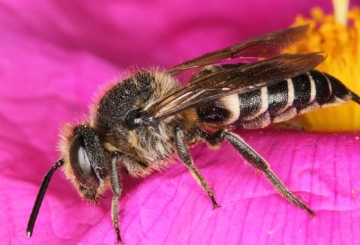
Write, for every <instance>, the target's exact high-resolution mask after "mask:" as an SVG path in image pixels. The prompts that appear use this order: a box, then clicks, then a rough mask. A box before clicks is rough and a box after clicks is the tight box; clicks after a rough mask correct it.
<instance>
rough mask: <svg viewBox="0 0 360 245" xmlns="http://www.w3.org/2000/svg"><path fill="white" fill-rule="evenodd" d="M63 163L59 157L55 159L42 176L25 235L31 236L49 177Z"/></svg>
mask: <svg viewBox="0 0 360 245" xmlns="http://www.w3.org/2000/svg"><path fill="white" fill-rule="evenodd" d="M63 164H64V160H63V159H60V160H59V161H57V162H56V163H55V164H54V166H52V167H51V169H50V170H49V172H47V173H46V175H45V176H44V179H43V181H42V183H41V186H40V190H39V192H38V194H37V196H36V200H35V203H34V207H33V209H32V211H31V215H30V218H29V222H28V225H27V228H26V235H27V236H28V237H31V235H32V233H33V230H34V226H35V221H36V218H37V216H38V214H39V210H40V207H41V204H42V201H43V199H44V196H45V193H46V189H47V187H48V185H49V183H50V180H51V177H52V175H53V174H54V172H55V171H56V170H57V169H58V168H60V167H61V166H62V165H63Z"/></svg>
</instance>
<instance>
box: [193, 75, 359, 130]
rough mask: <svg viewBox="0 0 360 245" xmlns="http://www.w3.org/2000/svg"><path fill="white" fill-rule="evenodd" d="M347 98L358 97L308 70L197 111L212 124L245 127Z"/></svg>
mask: <svg viewBox="0 0 360 245" xmlns="http://www.w3.org/2000/svg"><path fill="white" fill-rule="evenodd" d="M354 96H355V98H354ZM350 99H354V100H356V101H357V102H358V103H360V99H359V97H357V96H356V95H355V94H354V93H352V92H351V91H350V90H349V89H347V88H346V87H345V86H344V85H343V84H342V83H341V82H340V81H339V80H337V79H336V78H334V77H332V76H330V75H328V74H325V73H322V72H320V71H316V70H311V71H308V72H306V73H304V74H300V75H298V76H296V77H293V78H289V79H287V80H284V81H281V82H279V83H276V84H273V85H270V86H267V87H263V88H261V89H258V90H254V91H251V92H247V93H242V94H239V95H233V96H228V97H225V98H222V99H221V100H219V101H216V102H213V103H211V104H208V105H206V106H202V107H199V108H198V109H197V112H198V115H199V117H200V121H202V122H204V123H205V124H209V125H212V126H216V125H221V124H222V125H224V124H227V125H228V124H233V125H235V126H236V127H238V128H245V129H251V128H263V127H266V126H268V125H269V124H271V123H277V122H282V121H286V120H289V119H291V118H293V117H295V116H296V115H298V114H302V113H306V112H309V111H311V110H314V109H318V108H321V107H326V106H330V105H337V104H343V103H346V102H347V101H348V100H350ZM235 104H237V105H238V106H237V107H236V106H235Z"/></svg>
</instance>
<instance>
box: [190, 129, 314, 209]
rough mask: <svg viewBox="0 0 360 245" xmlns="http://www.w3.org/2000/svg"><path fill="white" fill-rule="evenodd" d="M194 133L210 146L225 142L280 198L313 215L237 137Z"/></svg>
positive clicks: (234, 135)
mask: <svg viewBox="0 0 360 245" xmlns="http://www.w3.org/2000/svg"><path fill="white" fill-rule="evenodd" d="M195 132H196V133H197V134H198V135H199V136H200V137H202V138H204V139H205V140H206V141H207V142H208V143H209V144H210V145H220V144H221V142H222V141H223V140H227V141H228V142H229V143H230V144H231V145H232V146H233V147H234V148H235V149H236V150H237V151H238V152H239V153H240V155H241V156H243V157H244V158H245V160H246V161H247V162H248V163H250V165H251V166H253V167H254V168H256V169H258V170H260V171H261V172H262V173H263V174H264V175H265V177H266V178H267V179H268V180H269V181H270V183H271V184H272V185H273V186H274V187H275V189H276V190H277V191H278V192H279V193H280V195H281V196H283V197H285V198H286V199H287V200H288V201H290V202H292V203H294V204H295V205H296V206H298V207H300V208H302V209H304V210H306V211H307V212H308V213H309V214H310V215H311V216H313V215H315V213H314V212H313V211H312V210H311V209H310V208H308V207H307V206H306V205H305V204H304V203H303V202H301V201H300V200H299V199H298V198H297V197H296V196H295V195H294V194H293V193H292V192H291V191H290V190H289V189H288V188H287V187H286V186H285V185H284V184H283V183H282V182H281V180H280V179H279V178H278V177H277V176H276V175H275V174H274V172H273V171H271V169H270V165H269V164H268V163H267V162H266V161H265V160H264V159H263V158H262V157H261V156H260V155H259V154H258V153H257V152H256V151H255V150H254V149H252V148H251V147H250V146H249V145H248V144H246V143H245V141H244V140H243V139H241V138H240V137H239V136H238V135H236V134H234V133H230V132H228V131H227V130H219V131H217V132H215V133H214V134H211V135H209V134H207V133H206V132H204V131H202V130H201V129H199V128H196V129H195Z"/></svg>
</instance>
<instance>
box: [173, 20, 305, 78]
mask: <svg viewBox="0 0 360 245" xmlns="http://www.w3.org/2000/svg"><path fill="white" fill-rule="evenodd" d="M308 29H309V25H303V26H298V27H293V28H289V29H286V30H282V31H278V32H272V33H269V34H266V35H263V36H259V37H255V38H253V39H250V40H248V41H245V42H242V43H238V44H235V45H233V46H230V47H227V48H224V49H220V50H218V51H215V52H211V53H207V54H204V55H202V56H200V57H198V58H195V59H192V60H189V61H187V62H184V63H182V64H179V65H177V66H174V67H171V68H170V69H168V70H167V72H168V73H170V74H172V75H174V74H177V73H179V72H181V71H184V70H186V69H190V68H194V67H199V66H206V65H209V64H214V63H218V62H221V61H225V60H230V59H234V58H239V57H244V58H270V57H273V56H275V55H278V54H280V52H281V50H283V49H284V48H285V47H287V46H289V45H291V44H293V43H294V42H296V41H298V40H300V39H302V38H303V37H304V35H305V33H306V32H307V30H308Z"/></svg>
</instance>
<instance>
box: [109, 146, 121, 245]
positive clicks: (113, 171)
mask: <svg viewBox="0 0 360 245" xmlns="http://www.w3.org/2000/svg"><path fill="white" fill-rule="evenodd" d="M118 157H119V155H118V154H117V153H113V154H112V155H111V163H110V164H111V165H110V183H111V189H112V192H113V194H114V196H113V198H112V202H111V219H112V222H113V227H114V230H115V232H116V238H117V243H122V240H121V236H120V228H119V198H120V194H121V189H122V185H121V181H120V176H119V169H118V164H117V161H118Z"/></svg>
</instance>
